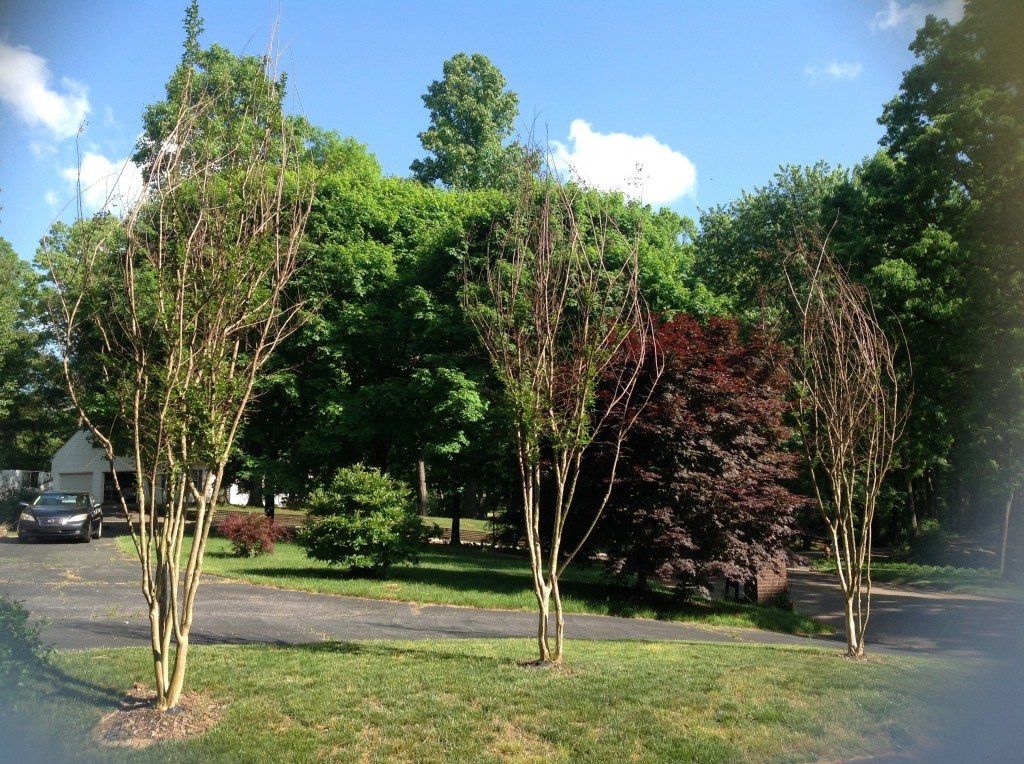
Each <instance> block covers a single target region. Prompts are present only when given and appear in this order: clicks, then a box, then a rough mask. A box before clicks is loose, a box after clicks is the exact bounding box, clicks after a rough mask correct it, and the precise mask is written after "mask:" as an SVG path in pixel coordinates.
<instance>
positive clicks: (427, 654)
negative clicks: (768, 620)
mask: <svg viewBox="0 0 1024 764" xmlns="http://www.w3.org/2000/svg"><path fill="white" fill-rule="evenodd" d="M532 650H533V644H532V642H531V641H529V640H526V639H522V640H436V641H423V642H391V641H389V642H333V643H322V644H316V645H302V646H297V647H269V646H220V645H218V646H196V647H194V648H193V653H192V658H191V661H192V662H191V664H190V667H189V679H188V682H189V690H195V691H202V692H205V693H207V694H208V695H209V696H211V697H212V698H213V699H214V700H215V701H217V702H219V703H223V704H225V705H226V717H225V718H224V719H223V720H222V721H221V722H220V724H219V725H218V726H216V727H215V728H214V729H213V730H211V731H210V732H208V733H207V734H206V735H204V736H203V737H200V738H197V739H194V740H189V741H185V742H175V743H161V744H157V745H154V746H152V747H151V748H149V749H146V750H143V751H128V752H125V751H121V750H110V751H104V752H103V758H104V759H109V760H112V761H122V760H129V759H130V760H132V761H140V760H142V761H146V760H163V761H173V760H186V761H188V760H197V761H217V760H243V761H280V760H292V761H316V760H332V761H334V760H342V761H357V760H363V761H534V760H538V759H543V760H547V761H624V760H631V759H634V758H638V759H640V760H643V761H665V762H668V761H705V762H712V761H751V762H753V761H810V760H819V759H826V760H832V759H836V758H844V759H845V758H848V757H855V756H870V755H878V754H883V753H891V752H899V751H901V750H904V749H916V748H918V747H920V746H922V745H926V744H927V743H928V742H929V740H931V739H932V738H933V737H934V736H935V735H936V734H937V733H938V732H939V731H940V730H941V729H942V726H943V725H944V724H946V723H947V720H948V716H949V712H948V706H947V705H946V704H948V703H952V702H953V700H952V698H953V697H955V696H956V693H953V692H950V691H949V686H950V685H951V683H955V682H956V681H958V677H959V673H962V671H963V670H962V669H961V668H958V667H957V666H955V665H953V664H950V663H946V662H943V661H940V660H937V659H931V658H918V657H903V656H899V657H893V656H872V657H871V659H870V660H869V661H867V662H863V663H860V662H852V661H848V660H846V659H844V658H842V657H841V656H839V655H838V653H836V652H834V651H823V650H819V649H814V648H781V647H766V646H751V645H719V644H695V643H664V642H661V643H659V642H654V643H629V642H590V641H587V642H573V643H570V645H569V648H568V650H567V656H566V659H567V665H566V666H565V667H563V668H559V669H553V670H547V671H538V670H535V669H527V668H522V667H520V666H518V665H517V663H516V662H517V660H519V659H522V658H528V657H530V656H531V655H532ZM50 662H51V664H52V665H53V666H54V667H55V670H54V671H53V672H50V673H49V675H47V674H46V673H44V672H39V671H35V672H31V673H30V674H29V679H28V680H27V681H26V683H25V686H24V687H22V688H21V692H22V693H23V694H24V697H23V698H22V700H21V702H19V704H18V706H17V707H20V708H21V709H22V711H21V712H19V711H18V710H17V707H16V708H13V709H12V706H13V704H12V703H10V702H0V738H4V739H5V740H9V741H10V743H9V744H8V745H11V746H13V745H23V746H25V749H26V752H33V753H34V758H32V760H44V759H46V758H49V760H72V759H75V758H87V757H89V758H91V757H95V756H96V755H97V754H99V753H100V752H101V751H100V750H98V749H97V746H96V744H95V743H92V742H91V741H90V740H89V735H90V731H91V729H92V727H93V726H94V725H95V724H96V722H97V721H98V719H99V718H100V717H101V716H102V715H103V714H105V713H107V712H108V711H110V710H112V709H113V708H114V707H115V705H116V703H117V701H118V699H119V698H120V697H121V696H122V694H123V693H124V692H125V691H126V690H128V689H129V688H130V687H131V686H132V683H133V682H143V683H151V681H152V679H151V676H150V671H151V664H150V660H149V655H148V651H147V650H146V649H145V648H118V649H105V650H92V651H83V652H65V653H57V654H55V655H53V656H52V657H51V659H50ZM3 692H4V689H3V688H0V695H2V694H3ZM2 700H3V698H2V697H0V701H2ZM26 708H28V709H30V710H31V724H25V723H24V722H25V719H24V716H23V715H24V713H25V709H26ZM5 714H6V718H4V717H5ZM6 725H14V726H12V730H8V731H7V732H4V729H3V727H4V726H6ZM13 731H16V732H17V734H16V735H15V734H13ZM7 752H8V753H16V751H14V750H12V749H11V748H8V751H7ZM40 756H41V757H43V758H39V757H40Z"/></svg>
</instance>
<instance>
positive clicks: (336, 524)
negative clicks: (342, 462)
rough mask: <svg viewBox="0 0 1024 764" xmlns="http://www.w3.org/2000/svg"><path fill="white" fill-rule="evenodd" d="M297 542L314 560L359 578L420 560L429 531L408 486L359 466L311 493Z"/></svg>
mask: <svg viewBox="0 0 1024 764" xmlns="http://www.w3.org/2000/svg"><path fill="white" fill-rule="evenodd" d="M308 507H309V509H308V512H307V516H306V525H305V527H303V528H302V529H301V530H299V532H298V534H297V535H296V541H297V542H298V543H299V544H300V545H301V546H302V547H303V548H304V549H305V550H306V554H308V555H309V556H310V557H312V558H313V559H314V560H321V561H322V562H327V563H330V564H332V565H337V566H339V567H341V568H344V569H346V570H348V571H349V572H351V573H355V574H366V573H371V574H380V573H383V572H384V571H386V570H387V569H388V568H389V567H391V566H392V565H394V564H395V563H398V562H417V561H418V555H419V550H420V546H421V545H422V544H423V543H424V542H425V541H426V540H427V530H426V529H425V528H424V526H423V522H422V520H421V519H420V517H419V515H418V514H417V513H416V510H415V506H414V504H413V501H412V493H411V491H410V490H409V488H408V487H407V486H405V485H404V484H403V483H401V482H400V481H398V480H395V479H394V478H392V477H389V476H388V475H386V474H382V473H381V472H380V471H378V470H375V469H369V468H367V467H364V466H363V465H361V464H357V465H355V466H354V467H346V468H344V469H340V470H338V472H337V474H335V476H334V479H333V480H332V481H331V483H330V485H328V486H327V487H325V488H320V489H318V490H316V491H314V492H313V494H312V495H311V496H310V497H309V501H308Z"/></svg>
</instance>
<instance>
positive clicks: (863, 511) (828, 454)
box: [786, 234, 907, 658]
mask: <svg viewBox="0 0 1024 764" xmlns="http://www.w3.org/2000/svg"><path fill="white" fill-rule="evenodd" d="M806 241H807V242H808V243H806V244H801V245H800V246H798V247H797V248H796V249H795V250H794V251H793V252H791V253H790V255H789V257H788V260H787V268H786V276H787V279H788V282H789V286H790V291H791V293H792V295H793V298H794V302H795V304H796V306H797V309H798V310H797V318H798V319H799V324H800V325H799V327H798V333H797V338H796V352H795V354H794V381H795V385H796V394H797V421H798V427H799V431H800V435H801V439H802V441H803V447H804V449H805V452H806V456H807V460H808V464H809V470H810V475H811V479H812V483H813V485H814V491H815V496H816V499H817V504H818V507H819V508H820V510H821V514H822V517H823V518H824V520H825V524H826V526H827V527H828V532H829V544H830V546H831V552H832V555H833V557H834V559H835V562H836V571H837V576H838V579H839V587H840V589H841V590H842V593H843V603H844V614H845V624H846V645H847V655H848V656H849V657H851V658H863V657H864V654H865V648H864V635H865V632H866V630H867V625H868V618H869V616H870V614H871V543H872V522H873V520H874V516H875V507H876V505H877V503H878V497H879V494H880V493H881V490H882V484H883V482H884V481H885V477H886V474H887V473H888V471H889V469H890V467H891V465H892V461H893V454H894V450H895V446H896V443H897V441H898V440H899V438H900V436H901V435H902V433H903V428H904V424H905V422H906V416H907V405H906V402H905V401H904V400H903V395H902V392H903V391H902V389H901V388H902V385H901V380H900V378H899V375H898V374H897V346H896V343H895V342H893V341H892V340H890V338H889V337H887V336H886V334H885V332H884V331H883V329H882V327H881V325H880V324H879V322H878V319H877V317H876V315H875V311H874V307H873V305H872V303H871V298H870V296H869V294H868V292H867V290H866V289H865V288H864V287H863V286H862V285H860V284H857V283H855V282H853V281H852V280H851V279H850V278H849V276H848V275H847V274H846V272H845V271H844V269H843V267H842V266H841V265H840V264H839V262H838V261H837V260H836V258H835V257H834V256H833V254H832V253H831V252H830V251H829V248H828V243H827V238H823V237H821V236H819V235H817V234H814V235H813V236H810V237H808V238H807V239H806Z"/></svg>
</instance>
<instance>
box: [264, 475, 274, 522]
mask: <svg viewBox="0 0 1024 764" xmlns="http://www.w3.org/2000/svg"><path fill="white" fill-rule="evenodd" d="M275 508H276V504H275V500H274V487H273V486H272V485H270V483H269V482H268V483H267V490H266V491H265V492H264V493H263V514H265V515H266V516H267V517H269V518H270V519H271V521H273V519H274V510H275Z"/></svg>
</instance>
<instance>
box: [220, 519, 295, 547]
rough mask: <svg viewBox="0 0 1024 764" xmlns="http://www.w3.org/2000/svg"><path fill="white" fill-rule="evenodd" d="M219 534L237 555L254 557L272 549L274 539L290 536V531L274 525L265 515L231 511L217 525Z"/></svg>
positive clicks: (282, 539) (285, 538)
mask: <svg viewBox="0 0 1024 764" xmlns="http://www.w3.org/2000/svg"><path fill="white" fill-rule="evenodd" d="M218 530H219V531H220V535H222V536H223V537H224V538H226V539H228V540H229V541H230V542H231V548H232V550H234V553H235V555H236V556H238V557H256V556H258V555H261V554H270V553H271V552H273V551H274V542H275V541H285V540H287V539H289V538H291V531H289V530H288V529H287V528H285V527H283V526H280V525H275V524H274V521H273V520H271V519H270V518H269V517H267V516H266V515H259V514H255V513H252V514H246V513H242V512H232V513H231V514H229V515H228V516H227V517H225V518H224V519H223V520H221V522H220V525H219V526H218Z"/></svg>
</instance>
